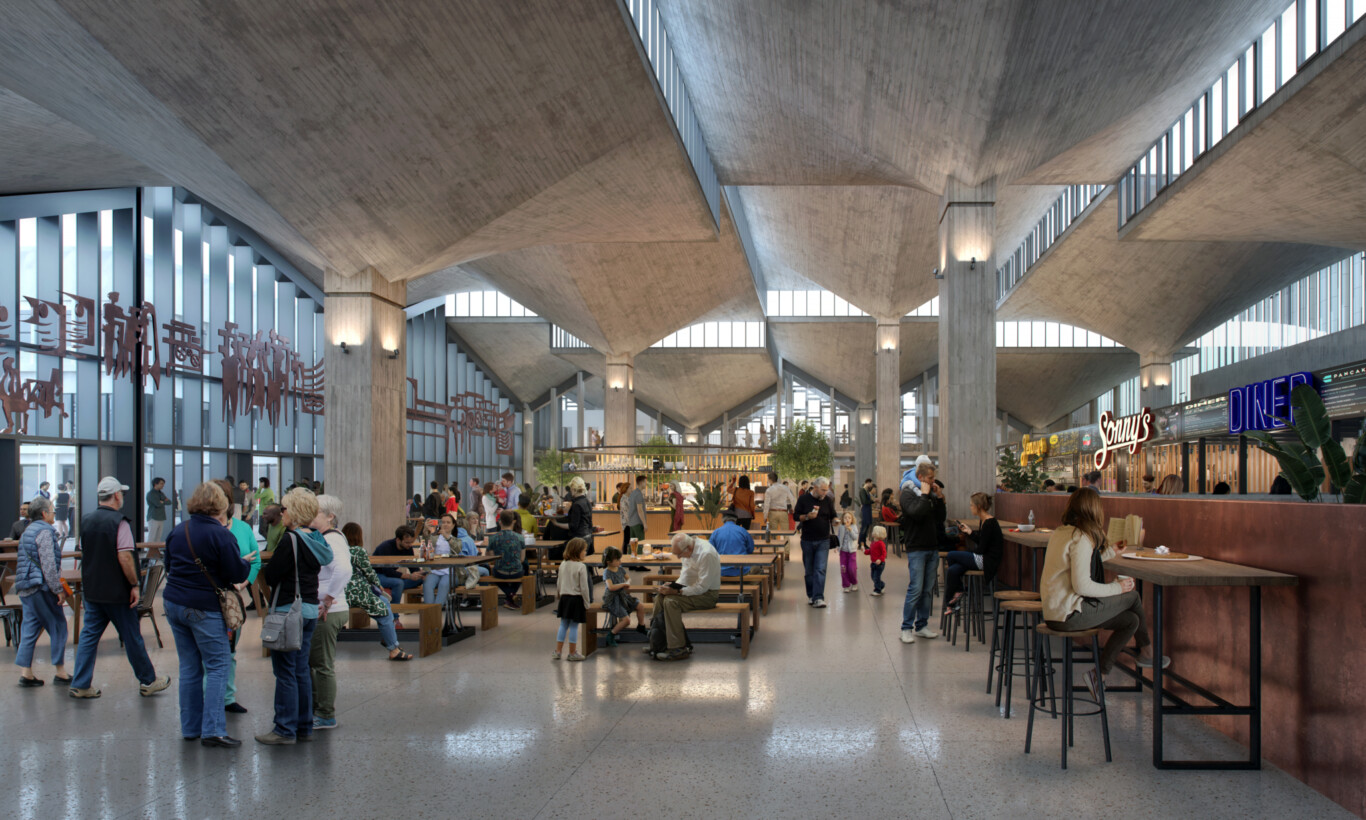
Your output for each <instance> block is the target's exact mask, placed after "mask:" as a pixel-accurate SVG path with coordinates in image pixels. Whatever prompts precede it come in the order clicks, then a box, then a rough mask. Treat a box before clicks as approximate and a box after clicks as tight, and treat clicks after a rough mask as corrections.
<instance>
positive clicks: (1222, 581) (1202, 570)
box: [1105, 555, 1299, 769]
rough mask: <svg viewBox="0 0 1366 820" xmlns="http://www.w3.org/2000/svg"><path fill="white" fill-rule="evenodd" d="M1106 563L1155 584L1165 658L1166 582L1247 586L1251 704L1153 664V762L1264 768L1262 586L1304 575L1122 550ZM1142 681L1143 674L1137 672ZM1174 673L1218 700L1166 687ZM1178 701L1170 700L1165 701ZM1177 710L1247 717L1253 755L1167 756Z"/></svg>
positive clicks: (1158, 649)
mask: <svg viewBox="0 0 1366 820" xmlns="http://www.w3.org/2000/svg"><path fill="white" fill-rule="evenodd" d="M1105 568H1106V569H1108V570H1111V571H1113V572H1116V573H1118V574H1120V575H1127V576H1129V577H1130V578H1133V579H1135V580H1137V581H1141V582H1147V583H1149V584H1152V587H1153V597H1152V606H1151V608H1149V610H1148V611H1149V612H1151V613H1152V618H1153V630H1152V639H1153V645H1152V650H1153V657H1154V659H1158V660H1160V659H1161V658H1162V644H1163V634H1162V633H1163V620H1162V597H1163V591H1164V590H1165V588H1166V587H1247V590H1248V596H1249V603H1250V605H1249V607H1248V705H1246V706H1236V705H1234V704H1232V703H1229V702H1228V701H1227V700H1225V699H1223V698H1221V697H1219V696H1218V695H1216V694H1214V693H1213V692H1211V691H1209V690H1208V689H1206V688H1204V687H1203V686H1200V685H1198V684H1195V683H1192V682H1191V681H1188V680H1186V679H1185V678H1184V677H1182V676H1181V675H1179V674H1177V673H1175V672H1171V671H1169V670H1164V669H1163V668H1162V664H1161V663H1160V662H1159V663H1155V664H1153V667H1152V676H1153V677H1152V684H1151V686H1152V692H1153V766H1155V767H1156V768H1159V769H1260V768H1261V767H1262V587H1264V586H1295V585H1297V584H1298V583H1299V578H1297V577H1296V576H1294V575H1288V574H1286V573H1283V572H1273V571H1271V570H1265V569H1258V568H1256V567H1248V566H1243V565H1241V564H1230V563H1226V562H1224V561H1215V560H1212V559H1208V558H1204V559H1201V560H1198V561H1178V560H1170V559H1166V560H1143V559H1138V558H1132V557H1128V556H1127V555H1118V556H1115V557H1114V558H1111V559H1110V560H1108V561H1106V562H1105ZM1133 674H1135V675H1136V676H1137V677H1138V678H1139V680H1140V681H1141V682H1144V683H1146V681H1143V679H1142V676H1141V674H1139V673H1137V672H1135V673H1133ZM1166 678H1171V679H1172V680H1175V681H1176V682H1177V683H1179V684H1181V685H1182V686H1183V687H1185V688H1187V689H1189V690H1190V691H1192V692H1195V693H1196V694H1198V695H1199V696H1200V697H1201V698H1204V699H1205V700H1207V701H1209V702H1210V703H1212V704H1214V705H1213V706H1192V705H1191V704H1189V703H1187V702H1186V700H1185V699H1184V698H1182V697H1180V696H1178V695H1176V694H1174V693H1172V692H1169V691H1167V688H1166V685H1165V679H1166ZM1168 700H1170V701H1172V702H1173V703H1174V704H1175V705H1174V706H1168V705H1166V701H1168ZM1172 715H1199V716H1207V715H1221V716H1228V717H1246V718H1247V719H1248V722H1249V731H1248V757H1247V759H1246V760H1234V761H1226V760H1168V759H1167V757H1166V755H1165V754H1164V752H1163V746H1162V733H1163V724H1164V722H1165V720H1166V718H1167V717H1169V716H1172Z"/></svg>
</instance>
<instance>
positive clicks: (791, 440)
mask: <svg viewBox="0 0 1366 820" xmlns="http://www.w3.org/2000/svg"><path fill="white" fill-rule="evenodd" d="M772 450H773V469H774V471H775V472H777V473H778V475H780V476H782V477H783V478H786V479H791V480H794V481H802V480H805V479H812V478H817V477H821V476H824V477H827V478H828V477H829V476H830V474H831V472H832V468H833V461H832V459H831V457H830V439H828V438H826V435H825V434H824V433H822V432H821V431H820V430H818V429H817V428H816V426H815V425H814V424H811V423H810V422H805V421H798V422H794V423H792V424H791V425H789V426H788V427H787V428H786V429H784V430H783V432H782V435H780V436H778V437H777V438H776V439H774V440H773V445H772Z"/></svg>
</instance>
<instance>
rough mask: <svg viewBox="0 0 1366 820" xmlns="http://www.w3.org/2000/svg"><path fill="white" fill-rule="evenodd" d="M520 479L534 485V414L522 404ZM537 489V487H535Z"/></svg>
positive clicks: (526, 405)
mask: <svg viewBox="0 0 1366 820" xmlns="http://www.w3.org/2000/svg"><path fill="white" fill-rule="evenodd" d="M522 481H525V482H530V483H531V485H532V486H533V487H535V486H536V483H537V482H536V414H535V413H533V412H532V411H531V405H529V404H524V405H522ZM537 489H539V488H537Z"/></svg>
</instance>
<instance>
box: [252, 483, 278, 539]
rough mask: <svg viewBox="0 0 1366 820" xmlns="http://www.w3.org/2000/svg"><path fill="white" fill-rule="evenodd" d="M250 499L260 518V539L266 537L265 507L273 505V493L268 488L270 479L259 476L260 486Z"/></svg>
mask: <svg viewBox="0 0 1366 820" xmlns="http://www.w3.org/2000/svg"><path fill="white" fill-rule="evenodd" d="M251 497H252V500H254V501H255V502H256V512H257V514H258V515H260V516H261V527H260V529H261V535H262V537H266V536H267V533H266V527H267V525H266V516H265V512H266V507H269V506H270V505H272V504H274V503H275V491H274V490H272V489H271V488H270V479H269V478H266V477H265V476H261V486H260V487H258V488H257V489H256V492H254V493H252V494H251ZM281 532H283V530H281Z"/></svg>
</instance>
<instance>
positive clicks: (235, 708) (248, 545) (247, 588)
mask: <svg viewBox="0 0 1366 820" xmlns="http://www.w3.org/2000/svg"><path fill="white" fill-rule="evenodd" d="M218 483H219V484H220V486H222V487H223V492H224V493H225V494H226V493H227V492H228V491H229V490H231V489H232V484H230V483H229V482H227V481H219V482H218ZM228 497H229V498H231V497H232V496H228ZM218 521H219V523H221V524H222V525H223V526H225V527H227V528H228V529H229V530H230V531H231V532H232V537H233V538H234V539H236V540H237V550H238V552H240V553H241V554H242V558H243V559H245V560H246V561H247V563H249V564H251V569H250V570H248V572H247V580H245V581H243V582H242V583H240V584H238V585H237V589H238V590H239V591H241V592H245V593H246V594H247V600H251V585H252V584H254V583H256V575H257V573H259V572H260V571H261V551H260V548H259V547H258V546H257V545H256V533H254V532H252V530H251V525H250V524H248V523H247V522H245V521H243V520H242V519H240V518H233V517H232V508H231V507H229V508H228V509H226V510H224V511H223V513H222V514H221V515H220V516H219V517H218ZM240 633H241V630H237V631H234V632H229V633H228V648H229V649H230V650H231V652H230V654H229V656H228V658H229V662H228V688H227V691H226V692H225V693H224V697H223V703H224V710H225V711H227V712H228V713H229V714H234V715H244V714H246V712H247V707H245V706H243V705H242V704H240V703H238V702H237V639H238V637H240ZM208 679H209V678H208V675H207V674H205V676H204V684H205V685H206V686H207V685H208Z"/></svg>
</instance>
